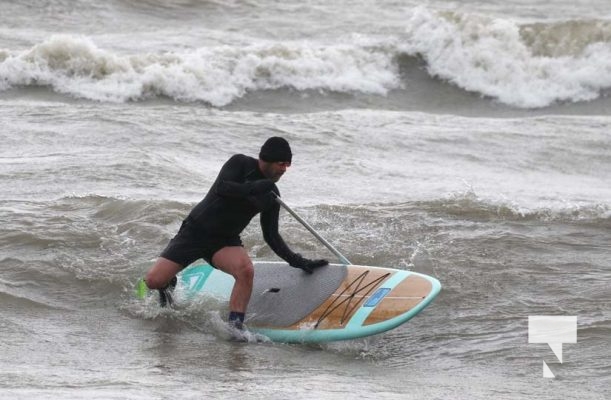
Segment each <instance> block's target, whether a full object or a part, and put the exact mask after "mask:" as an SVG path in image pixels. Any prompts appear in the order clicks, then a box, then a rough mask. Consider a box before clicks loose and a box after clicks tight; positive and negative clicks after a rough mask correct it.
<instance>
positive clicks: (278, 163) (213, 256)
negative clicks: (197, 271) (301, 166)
mask: <svg viewBox="0 0 611 400" xmlns="http://www.w3.org/2000/svg"><path fill="white" fill-rule="evenodd" d="M291 159H292V152H291V148H290V146H289V143H288V142H287V141H286V140H285V139H283V138H281V137H271V138H269V139H268V140H267V141H266V142H265V143H264V144H263V146H262V147H261V151H260V153H259V159H258V160H257V159H255V158H253V157H248V156H245V155H243V154H236V155H234V156H232V157H231V158H230V159H229V160H228V161H227V162H226V163H225V165H223V167H222V168H221V171H220V172H219V175H218V177H217V178H216V181H215V182H214V183H213V184H212V187H211V188H210V191H209V192H208V194H207V195H206V196H205V197H204V199H203V200H202V201H201V202H200V203H199V204H197V205H196V206H195V208H193V210H192V211H191V212H190V213H189V215H188V216H187V218H186V219H185V220H184V221H183V223H182V225H181V227H180V230H179V231H178V233H177V234H176V236H175V237H174V238H173V239H172V240H171V241H170V243H169V244H168V246H167V247H166V248H165V250H164V251H163V252H162V253H161V256H160V257H159V259H158V260H157V262H156V263H155V265H154V266H153V267H152V268H151V269H150V270H149V272H148V273H147V275H146V278H145V281H146V284H147V286H148V287H149V288H150V289H158V290H159V291H160V300H161V302H162V305H164V303H165V302H166V301H167V300H168V293H167V291H166V290H167V288H168V286H169V285H170V282H171V281H173V283H174V285H175V276H176V274H177V273H178V272H180V271H181V270H182V269H183V268H185V267H186V266H188V265H189V264H191V263H192V262H194V261H195V260H197V259H200V258H203V259H205V260H206V261H207V262H208V263H210V265H212V266H214V267H215V268H217V269H219V270H221V271H224V272H226V273H228V274H229V275H231V276H233V277H234V278H235V284H234V286H233V290H232V292H231V297H230V299H229V307H230V313H229V323H230V324H231V325H233V326H235V327H237V328H238V329H241V328H242V323H243V321H244V314H245V312H246V308H247V307H248V301H249V300H250V294H251V292H252V285H253V276H254V269H253V265H252V261H251V260H250V257H249V256H248V253H247V252H246V250H245V249H244V247H243V246H242V241H241V239H240V233H241V232H242V231H243V230H244V228H246V226H247V225H248V223H249V222H250V220H251V219H252V218H253V217H254V216H255V215H256V214H258V213H261V229H262V231H263V237H264V239H265V242H266V243H267V244H268V245H269V246H270V247H271V249H272V250H273V251H274V252H275V253H276V254H277V255H278V256H279V257H280V258H282V259H284V260H285V261H286V262H287V263H289V265H291V266H292V267H295V268H301V269H302V270H304V271H305V272H306V273H309V274H311V273H312V272H313V270H314V269H315V268H318V267H322V266H324V265H327V264H328V261H327V260H308V259H306V258H303V257H302V256H301V255H300V254H297V253H294V252H292V251H291V249H290V248H289V247H288V246H287V245H286V243H285V242H284V240H283V239H282V237H281V236H280V234H279V233H278V215H279V212H280V206H279V204H278V202H276V196H279V195H280V192H279V190H278V187H277V186H276V182H278V180H279V179H280V178H281V177H282V175H283V174H284V173H285V172H286V170H287V168H288V167H290V166H291ZM170 299H171V298H170Z"/></svg>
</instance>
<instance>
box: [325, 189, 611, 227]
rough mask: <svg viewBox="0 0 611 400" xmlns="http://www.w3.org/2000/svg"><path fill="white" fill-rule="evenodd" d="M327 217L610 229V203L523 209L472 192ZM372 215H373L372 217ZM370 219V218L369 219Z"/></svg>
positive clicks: (339, 209)
mask: <svg viewBox="0 0 611 400" xmlns="http://www.w3.org/2000/svg"><path fill="white" fill-rule="evenodd" d="M322 209H323V210H324V214H325V215H326V214H334V213H336V214H349V215H358V216H361V217H363V218H366V219H373V218H375V217H377V218H386V217H388V218H396V217H400V216H402V215H404V214H405V215H412V214H414V213H420V212H425V213H427V214H430V215H443V216H444V217H459V218H463V219H469V220H474V221H475V220H497V221H498V220H501V221H541V222H560V223H563V222H566V223H583V224H588V225H595V226H601V227H611V207H609V205H608V204H588V205H580V204H573V205H564V206H554V207H547V206H543V207H524V206H521V205H518V204H514V203H512V202H511V201H507V200H490V199H484V198H481V197H479V196H478V195H477V194H476V193H474V192H473V191H468V192H464V193H455V194H451V195H448V196H446V197H443V198H438V199H431V200H419V201H413V202H407V203H371V204H362V205H347V206H322ZM369 214H371V216H370V215H369ZM369 217H371V218H369Z"/></svg>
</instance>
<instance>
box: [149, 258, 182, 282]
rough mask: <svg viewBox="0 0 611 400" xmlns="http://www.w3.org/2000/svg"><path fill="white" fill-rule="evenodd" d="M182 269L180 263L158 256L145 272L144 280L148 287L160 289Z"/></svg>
mask: <svg viewBox="0 0 611 400" xmlns="http://www.w3.org/2000/svg"><path fill="white" fill-rule="evenodd" d="M182 269H183V266H182V265H180V264H177V263H175V262H174V261H170V260H168V259H167V258H163V257H159V258H158V259H157V262H156V263H155V265H153V267H152V268H151V269H150V270H149V272H147V274H146V277H145V278H144V281H145V282H146V286H148V287H149V289H162V288H164V287H166V286H167V285H168V282H170V279H172V278H173V277H175V276H176V274H177V273H179V272H180V271H181V270H182Z"/></svg>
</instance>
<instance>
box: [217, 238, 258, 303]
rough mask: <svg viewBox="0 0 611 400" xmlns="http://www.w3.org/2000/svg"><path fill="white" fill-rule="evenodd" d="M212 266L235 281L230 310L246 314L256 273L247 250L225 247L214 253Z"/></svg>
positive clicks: (230, 299)
mask: <svg viewBox="0 0 611 400" xmlns="http://www.w3.org/2000/svg"><path fill="white" fill-rule="evenodd" d="M212 264H214V266H215V267H216V268H218V269H220V270H221V271H223V272H225V273H228V274H229V275H231V276H233V277H234V279H235V284H234V285H233V290H232V291H231V297H230V298H229V309H230V310H231V311H237V312H240V313H245V312H246V308H247V307H248V301H249V300H250V294H251V292H252V281H253V278H254V273H255V271H254V268H253V266H252V261H251V260H250V257H248V253H247V252H246V250H245V249H244V248H243V247H241V246H228V247H223V248H222V249H220V250H219V251H217V252H216V253H214V256H213V257H212Z"/></svg>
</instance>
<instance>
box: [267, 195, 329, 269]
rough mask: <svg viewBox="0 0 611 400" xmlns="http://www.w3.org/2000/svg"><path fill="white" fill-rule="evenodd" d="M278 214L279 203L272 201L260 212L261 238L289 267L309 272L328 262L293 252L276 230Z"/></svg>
mask: <svg viewBox="0 0 611 400" xmlns="http://www.w3.org/2000/svg"><path fill="white" fill-rule="evenodd" d="M279 216H280V204H278V203H277V202H276V201H274V204H273V205H272V206H270V207H269V208H268V209H267V210H265V211H263V212H261V229H262V230H263V238H264V239H265V242H266V243H267V244H268V245H269V247H271V249H272V250H273V251H274V253H276V254H277V255H278V257H280V258H282V259H283V260H284V261H286V262H287V263H289V265H290V266H291V267H295V268H301V269H302V270H304V271H305V272H307V273H309V274H311V273H312V272H313V270H314V269H315V268H318V267H322V266H324V265H327V264H329V262H328V261H327V260H308V259H307V258H303V257H302V256H301V254H298V253H294V252H293V251H292V250H291V249H290V248H289V247H288V246H287V244H286V243H285V242H284V240H283V239H282V236H280V232H278V218H279Z"/></svg>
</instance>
